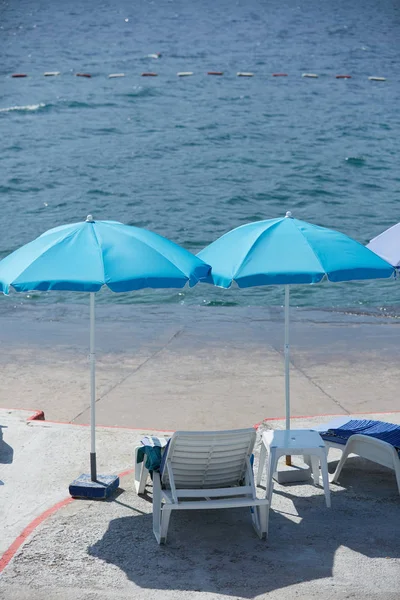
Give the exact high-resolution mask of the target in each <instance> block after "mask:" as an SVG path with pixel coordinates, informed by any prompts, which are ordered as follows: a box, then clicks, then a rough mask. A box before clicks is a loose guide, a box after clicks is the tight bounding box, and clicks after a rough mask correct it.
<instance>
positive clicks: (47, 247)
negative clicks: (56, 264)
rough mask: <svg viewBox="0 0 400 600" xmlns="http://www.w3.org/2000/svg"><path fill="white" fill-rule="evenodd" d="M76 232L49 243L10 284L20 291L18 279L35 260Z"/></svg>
mask: <svg viewBox="0 0 400 600" xmlns="http://www.w3.org/2000/svg"><path fill="white" fill-rule="evenodd" d="M74 234H75V231H71V232H70V233H69V234H68V235H67V236H66V237H65V238H62V239H59V240H57V241H56V242H55V243H49V244H48V245H47V246H46V249H45V250H44V251H41V252H40V254H38V255H37V256H36V257H35V259H34V260H33V262H30V263H29V264H28V265H26V266H24V268H23V269H22V270H21V271H20V272H19V273H18V276H17V277H14V278H13V281H11V282H10V283H9V286H11V287H12V288H13V289H14V290H15V291H16V292H18V282H17V281H16V280H18V279H19V278H20V277H21V276H23V274H24V273H25V272H26V271H27V270H28V269H30V268H31V267H32V265H34V264H35V262H36V261H37V260H39V259H41V258H42V257H43V256H45V255H46V254H47V252H50V251H51V250H52V249H53V248H55V247H56V246H57V245H58V244H59V243H60V242H64V241H65V240H66V239H68V238H71V237H72V236H73V235H74ZM36 239H39V238H36ZM33 241H36V240H33ZM30 243H32V242H30ZM18 250H20V248H19V249H18ZM18 250H16V251H15V252H18ZM9 256H11V255H9ZM7 258H8V257H7V256H6V258H5V259H3V260H6V259H7ZM14 282H15V285H14ZM15 286H17V287H15Z"/></svg>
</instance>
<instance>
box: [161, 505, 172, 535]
mask: <svg viewBox="0 0 400 600" xmlns="http://www.w3.org/2000/svg"><path fill="white" fill-rule="evenodd" d="M170 517H171V509H170V508H169V506H167V505H166V504H164V505H163V506H162V507H161V528H160V544H165V543H166V541H167V533H168V526H169V519H170Z"/></svg>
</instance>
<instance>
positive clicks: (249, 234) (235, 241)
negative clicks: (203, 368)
mask: <svg viewBox="0 0 400 600" xmlns="http://www.w3.org/2000/svg"><path fill="white" fill-rule="evenodd" d="M197 256H199V257H200V258H201V259H202V260H204V261H206V262H207V263H208V264H210V265H211V273H210V275H209V276H208V278H207V279H206V280H205V281H206V282H207V283H214V284H215V285H217V286H220V287H224V288H228V287H230V286H231V285H232V283H233V282H236V283H237V285H238V286H239V287H241V288H246V287H251V286H260V285H274V284H275V285H276V284H280V285H285V343H284V351H285V396H286V428H287V429H290V386H289V285H290V284H300V283H318V282H320V281H322V280H323V279H325V278H326V279H328V280H329V281H350V280H362V279H379V278H388V277H391V276H392V275H393V273H394V269H393V267H392V266H391V265H390V264H388V263H387V262H386V261H384V260H383V259H381V258H380V257H379V256H377V255H376V254H374V253H373V252H371V251H370V250H368V249H367V248H365V246H363V245H362V244H360V243H358V242H356V241H355V240H353V239H351V238H349V237H347V236H346V235H344V234H343V233H340V232H338V231H334V230H331V229H326V228H325V227H319V226H317V225H312V224H310V223H307V222H305V221H299V220H298V219H294V218H292V215H291V213H290V212H287V213H286V217H284V218H279V219H269V220H266V221H258V222H255V223H248V224H246V225H242V226H241V227H237V228H236V229H233V230H232V231H229V232H228V233H226V234H225V235H223V236H222V237H220V238H219V239H217V240H216V241H215V242H213V243H212V244H210V245H209V246H207V247H206V248H204V250H202V251H201V252H199V254H198V255H197Z"/></svg>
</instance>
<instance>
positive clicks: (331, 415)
mask: <svg viewBox="0 0 400 600" xmlns="http://www.w3.org/2000/svg"><path fill="white" fill-rule="evenodd" d="M393 413H394V414H397V413H400V410H387V411H385V412H379V411H375V410H374V411H370V412H359V413H357V412H353V413H350V414H351V415H391V414H393ZM342 416H346V415H343V413H334V414H332V413H321V414H318V415H300V416H297V415H296V416H293V415H291V417H290V418H291V419H316V418H317V417H342ZM348 416H350V415H348ZM284 420H285V417H268V418H266V419H263V420H262V421H260V422H259V423H256V424H255V425H253V427H254V428H255V429H257V428H258V427H260V425H261V423H265V421H284Z"/></svg>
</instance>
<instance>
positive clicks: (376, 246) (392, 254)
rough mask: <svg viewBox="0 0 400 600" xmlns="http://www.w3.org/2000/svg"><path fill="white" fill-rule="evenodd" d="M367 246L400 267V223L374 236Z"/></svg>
mask: <svg viewBox="0 0 400 600" xmlns="http://www.w3.org/2000/svg"><path fill="white" fill-rule="evenodd" d="M367 248H369V249H370V250H372V252H375V254H378V256H380V257H382V258H383V259H384V260H387V262H388V263H390V264H391V265H393V266H394V267H396V268H399V267H400V223H397V225H393V226H392V227H389V229H385V231H383V232H382V233H381V234H379V235H377V236H376V237H374V238H373V239H372V240H371V241H370V243H369V244H367Z"/></svg>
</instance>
